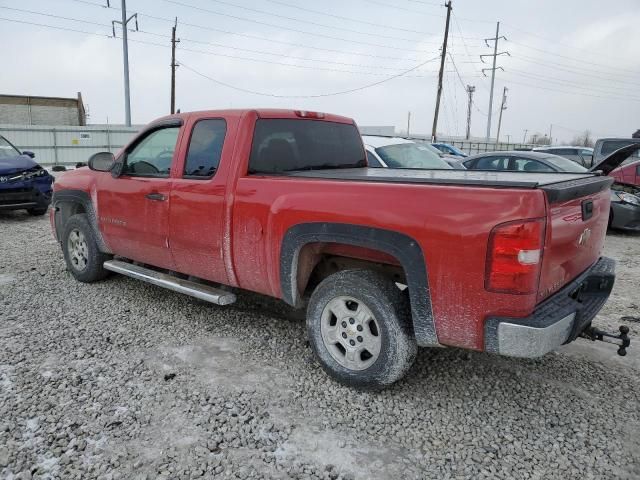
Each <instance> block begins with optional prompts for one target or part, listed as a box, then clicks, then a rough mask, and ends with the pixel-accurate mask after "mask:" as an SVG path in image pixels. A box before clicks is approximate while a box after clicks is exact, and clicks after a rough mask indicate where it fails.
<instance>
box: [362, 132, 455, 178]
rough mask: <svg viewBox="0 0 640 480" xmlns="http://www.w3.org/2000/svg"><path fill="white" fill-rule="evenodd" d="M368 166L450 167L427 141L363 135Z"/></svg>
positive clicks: (436, 168)
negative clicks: (420, 141)
mask: <svg viewBox="0 0 640 480" xmlns="http://www.w3.org/2000/svg"><path fill="white" fill-rule="evenodd" d="M362 140H363V141H364V146H365V149H366V151H367V162H368V164H369V166H370V167H388V168H424V169H430V170H433V169H435V170H441V169H451V168H452V167H451V166H450V165H449V164H448V163H447V162H446V161H445V160H444V159H443V158H442V156H441V152H440V151H439V150H438V149H437V148H435V147H433V146H431V145H429V144H428V143H419V142H413V141H411V140H407V139H405V138H400V137H381V136H376V135H363V136H362Z"/></svg>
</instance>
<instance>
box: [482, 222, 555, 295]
mask: <svg viewBox="0 0 640 480" xmlns="http://www.w3.org/2000/svg"><path fill="white" fill-rule="evenodd" d="M544 227H545V224H544V219H536V220H518V221H516V222H508V223H503V224H501V225H498V226H496V227H495V228H494V229H493V230H492V231H491V234H490V236H489V250H488V251H487V267H486V268H487V270H486V273H485V288H486V289H487V290H489V291H491V292H499V293H513V294H518V295H524V294H530V293H536V291H537V290H538V280H539V277H540V265H541V264H542V249H543V247H544Z"/></svg>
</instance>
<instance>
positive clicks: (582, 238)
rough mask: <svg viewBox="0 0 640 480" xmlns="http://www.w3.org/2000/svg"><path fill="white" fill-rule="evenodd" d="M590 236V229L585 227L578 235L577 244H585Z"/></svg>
mask: <svg viewBox="0 0 640 480" xmlns="http://www.w3.org/2000/svg"><path fill="white" fill-rule="evenodd" d="M590 238H591V229H590V228H585V229H584V231H583V232H582V233H581V234H580V236H579V237H578V245H583V246H584V245H586V244H587V243H588V242H589V239H590Z"/></svg>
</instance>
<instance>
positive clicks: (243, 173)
mask: <svg viewBox="0 0 640 480" xmlns="http://www.w3.org/2000/svg"><path fill="white" fill-rule="evenodd" d="M89 167H90V168H83V169H78V170H75V171H73V172H69V173H67V174H65V175H64V176H63V177H61V179H60V181H59V182H57V183H56V184H55V193H54V201H53V204H54V208H53V209H52V213H51V220H52V225H53V230H54V232H55V235H56V238H57V239H58V241H59V242H60V244H61V246H62V250H63V252H64V257H65V260H66V263H67V266H68V269H69V271H70V272H71V273H72V274H73V276H74V277H75V278H76V279H78V280H80V281H83V282H93V281H96V280H100V279H102V278H104V277H105V276H106V275H107V273H109V272H110V271H115V272H118V273H121V274H124V275H128V276H131V277H134V278H138V279H140V280H143V281H147V282H150V283H152V284H155V285H159V286H162V287H166V288H169V289H172V290H174V291H178V292H182V293H186V294H189V295H193V296H195V297H198V298H201V299H204V300H208V301H211V302H214V303H217V304H220V305H225V304H228V303H231V302H233V301H235V295H234V294H233V293H232V289H229V288H228V286H231V287H236V288H240V289H246V290H252V291H254V292H259V293H261V294H264V295H269V296H272V297H277V298H280V299H282V300H284V301H285V302H287V303H288V304H290V305H292V306H294V307H299V308H302V307H304V306H306V308H307V329H308V336H309V340H310V344H311V346H312V348H313V350H314V352H315V354H316V356H317V358H318V360H319V362H320V364H321V365H322V367H323V368H324V369H325V370H326V371H327V372H328V373H329V374H330V375H331V376H333V377H334V378H336V379H337V380H339V381H341V382H344V383H347V384H349V385H354V386H358V387H368V388H379V387H383V386H385V385H389V384H391V383H392V382H394V381H396V380H398V379H399V378H401V377H402V376H403V375H404V373H405V372H406V371H407V369H408V368H409V367H410V366H411V364H412V362H413V359H414V357H415V353H416V347H417V346H424V347H428V346H454V347H462V348H467V349H473V350H479V351H487V352H494V353H498V354H502V355H511V356H520V357H537V356H540V355H543V354H545V353H547V352H548V351H550V350H552V349H554V348H556V347H558V346H559V345H562V344H564V343H568V342H571V341H573V340H574V339H575V338H577V337H578V336H580V335H583V336H588V337H590V338H592V339H594V338H599V339H602V338H603V335H604V336H606V335H607V334H605V333H604V332H599V331H597V330H595V329H594V328H592V327H591V321H592V319H593V318H594V316H595V315H596V313H597V312H598V311H599V310H600V309H601V307H602V306H603V304H604V303H605V301H606V300H607V297H608V296H609V293H610V291H611V288H612V286H613V282H614V262H613V261H612V260H610V259H607V258H604V257H602V256H601V255H602V249H603V244H604V238H605V232H606V229H607V217H608V212H609V202H610V196H609V187H610V185H611V183H612V179H610V178H607V177H604V176H599V175H594V174H570V173H539V174H521V173H513V172H469V171H461V170H451V169H443V170H410V169H397V170H396V169H375V168H367V166H366V156H365V150H364V147H363V144H362V140H361V137H360V135H359V132H358V129H357V127H356V125H355V123H354V122H353V120H351V119H348V118H344V117H339V116H335V115H329V114H321V113H315V112H305V111H290V110H225V111H205V112H194V113H184V114H178V115H173V116H169V117H165V118H162V119H160V120H157V121H155V122H153V123H151V124H150V125H148V126H147V127H146V128H145V129H144V130H143V131H142V132H141V133H140V134H139V135H138V136H137V137H136V138H135V139H134V140H132V141H131V143H130V144H129V145H127V146H126V147H125V148H124V149H123V150H122V151H121V152H120V153H119V154H118V155H117V156H115V157H114V155H112V154H110V153H100V154H96V155H94V156H93V157H92V158H91V159H90V160H89ZM609 340H610V341H612V342H614V343H617V344H619V345H620V350H621V352H622V353H624V348H625V347H626V346H628V343H629V341H628V337H627V336H626V332H622V335H618V336H616V335H612V336H611V338H609Z"/></svg>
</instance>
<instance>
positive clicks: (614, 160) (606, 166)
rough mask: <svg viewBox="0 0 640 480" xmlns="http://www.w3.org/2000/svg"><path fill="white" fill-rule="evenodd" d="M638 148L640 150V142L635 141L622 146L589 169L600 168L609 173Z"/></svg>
mask: <svg viewBox="0 0 640 480" xmlns="http://www.w3.org/2000/svg"><path fill="white" fill-rule="evenodd" d="M636 150H640V143H635V144H631V145H627V146H626V147H622V148H620V149H618V150H616V151H615V152H613V153H612V154H611V155H609V156H608V157H605V158H604V159H603V160H602V161H601V162H600V163H596V164H595V165H594V166H593V167H591V168H590V169H589V171H590V172H595V171H598V170H600V171H601V172H602V173H604V174H605V175H609V174H610V173H611V172H613V171H614V170H615V169H616V168H618V167H619V166H620V165H621V164H622V162H624V161H625V160H626V159H627V158H629V157H630V156H631V155H632V154H633V153H634V152H635V151H636Z"/></svg>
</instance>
